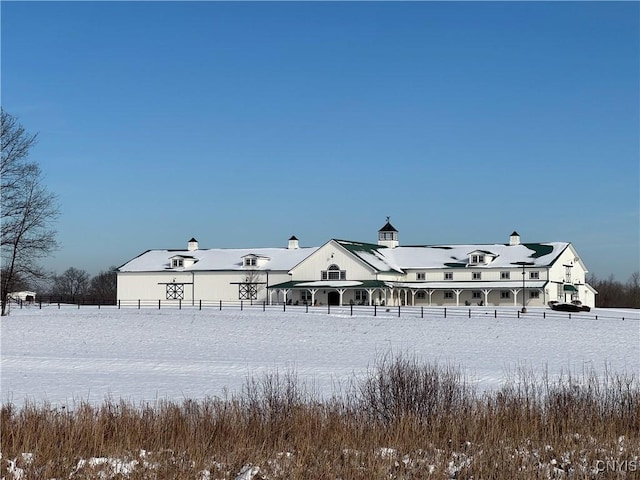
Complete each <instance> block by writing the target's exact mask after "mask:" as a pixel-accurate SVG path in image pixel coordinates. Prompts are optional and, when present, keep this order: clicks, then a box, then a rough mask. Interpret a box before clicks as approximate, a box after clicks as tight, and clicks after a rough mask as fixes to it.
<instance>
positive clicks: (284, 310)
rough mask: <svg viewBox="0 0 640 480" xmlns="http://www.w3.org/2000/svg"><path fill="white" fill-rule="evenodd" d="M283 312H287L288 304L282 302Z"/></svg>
mask: <svg viewBox="0 0 640 480" xmlns="http://www.w3.org/2000/svg"><path fill="white" fill-rule="evenodd" d="M282 311H283V312H286V311H287V302H282Z"/></svg>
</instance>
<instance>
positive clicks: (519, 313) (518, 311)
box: [518, 310, 520, 318]
mask: <svg viewBox="0 0 640 480" xmlns="http://www.w3.org/2000/svg"><path fill="white" fill-rule="evenodd" d="M518 318H520V310H518Z"/></svg>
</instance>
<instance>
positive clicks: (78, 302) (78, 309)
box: [78, 300, 80, 310]
mask: <svg viewBox="0 0 640 480" xmlns="http://www.w3.org/2000/svg"><path fill="white" fill-rule="evenodd" d="M78 310H80V300H78Z"/></svg>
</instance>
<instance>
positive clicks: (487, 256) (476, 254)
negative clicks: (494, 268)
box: [469, 250, 497, 265]
mask: <svg viewBox="0 0 640 480" xmlns="http://www.w3.org/2000/svg"><path fill="white" fill-rule="evenodd" d="M496 256H497V255H496V254H494V253H491V252H487V251H485V250H475V251H473V252H469V264H470V265H488V264H489V263H491V262H492V261H493V260H494V259H495V258H496Z"/></svg>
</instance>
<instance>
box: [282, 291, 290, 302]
mask: <svg viewBox="0 0 640 480" xmlns="http://www.w3.org/2000/svg"><path fill="white" fill-rule="evenodd" d="M282 293H283V294H284V299H283V300H282V301H283V302H284V303H287V294H288V293H289V289H288V288H283V289H282Z"/></svg>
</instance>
